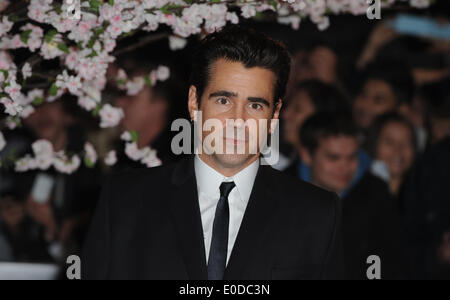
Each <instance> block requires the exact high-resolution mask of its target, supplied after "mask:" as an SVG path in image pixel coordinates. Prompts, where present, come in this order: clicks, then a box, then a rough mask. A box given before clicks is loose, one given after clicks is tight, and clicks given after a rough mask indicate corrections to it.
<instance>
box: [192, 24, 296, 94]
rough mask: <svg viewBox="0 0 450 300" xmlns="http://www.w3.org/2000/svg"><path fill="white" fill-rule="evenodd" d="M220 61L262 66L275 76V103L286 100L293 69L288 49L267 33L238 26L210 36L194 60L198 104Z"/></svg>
mask: <svg viewBox="0 0 450 300" xmlns="http://www.w3.org/2000/svg"><path fill="white" fill-rule="evenodd" d="M220 58H224V59H227V60H229V61H232V62H240V63H242V64H243V65H244V66H245V67H246V68H252V67H261V68H264V69H268V70H271V71H273V72H274V73H275V77H276V82H275V87H274V88H275V92H274V102H276V101H277V100H278V99H282V98H284V95H285V92H286V84H287V81H288V79H289V73H290V69H291V57H290V54H289V52H288V50H287V49H286V47H285V46H284V45H283V44H282V43H281V42H279V41H275V40H273V39H271V38H269V37H268V36H266V35H265V34H263V33H260V32H256V31H255V30H252V29H248V28H243V27H241V26H238V25H230V26H226V27H225V28H223V29H222V31H219V32H215V33H212V34H210V35H208V36H206V37H205V38H204V39H203V40H202V41H201V42H200V43H199V45H198V46H197V48H196V50H195V51H194V54H193V57H192V66H191V67H192V68H191V76H190V84H191V85H194V86H195V87H196V88H197V97H198V101H199V102H200V99H201V97H202V95H203V92H204V90H205V88H206V86H207V85H208V81H209V79H210V72H211V68H212V66H213V64H214V63H215V62H216V61H217V60H218V59H220Z"/></svg>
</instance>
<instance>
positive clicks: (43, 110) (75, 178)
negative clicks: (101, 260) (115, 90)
mask: <svg viewBox="0 0 450 300" xmlns="http://www.w3.org/2000/svg"><path fill="white" fill-rule="evenodd" d="M74 101H75V99H73V98H71V97H69V96H64V97H62V98H61V99H58V100H56V101H54V102H51V103H44V104H42V105H40V106H38V107H36V110H35V112H34V113H32V114H31V115H30V116H29V117H28V118H27V119H26V120H25V126H26V127H27V128H28V129H29V130H30V132H31V134H32V135H33V136H34V138H35V140H37V139H44V140H47V141H49V142H50V143H51V144H52V146H53V149H54V151H55V152H57V151H61V150H64V151H65V153H67V154H68V155H71V154H73V153H76V154H78V155H80V154H82V153H83V151H84V144H85V142H86V136H85V134H86V132H85V128H83V127H82V126H81V124H80V123H79V121H78V120H79V118H78V115H77V112H80V110H79V108H78V106H77V105H76V103H75V102H74ZM80 113H81V112H80ZM26 175H28V177H29V179H28V182H29V184H28V187H27V188H26V191H28V194H27V195H26V196H25V201H26V202H25V207H26V213H27V214H28V215H29V216H30V217H31V218H32V219H33V220H34V221H35V222H37V223H38V224H40V225H42V226H43V227H44V228H45V237H46V240H47V241H48V242H49V243H51V244H52V246H51V247H52V249H53V250H52V251H51V252H52V255H53V256H54V258H55V260H59V259H61V258H63V254H64V253H63V252H64V251H68V252H69V254H77V253H78V252H79V250H80V247H81V244H82V243H83V240H84V236H85V234H86V231H87V227H88V225H89V222H90V216H91V214H92V211H93V210H94V208H95V206H96V203H97V199H98V197H99V189H100V185H99V170H98V168H97V167H89V166H87V165H85V164H83V163H82V164H81V165H80V168H79V169H78V170H77V171H75V173H73V174H63V173H59V172H57V171H56V170H54V169H53V168H51V169H49V170H46V171H32V172H28V173H27V174H26ZM42 178H45V182H47V184H45V187H44V186H43V184H42ZM43 190H44V191H43ZM38 191H43V195H44V196H45V198H46V199H37V198H38V196H37V194H41V195H42V193H39V192H38ZM39 197H40V196H39Z"/></svg>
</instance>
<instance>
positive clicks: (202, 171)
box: [194, 155, 259, 202]
mask: <svg viewBox="0 0 450 300" xmlns="http://www.w3.org/2000/svg"><path fill="white" fill-rule="evenodd" d="M194 167H195V176H196V179H197V189H198V191H199V192H203V193H205V194H206V195H208V196H209V197H215V196H216V195H217V193H218V192H219V189H220V185H221V184H222V182H229V181H234V183H235V184H236V188H237V190H238V192H239V195H240V196H241V197H240V198H241V200H243V201H245V202H248V200H249V199H250V195H251V193H252V190H253V184H254V183H255V178H256V174H257V173H258V169H259V159H257V160H256V161H254V162H253V163H252V164H251V165H249V166H247V167H246V168H245V169H243V170H241V171H240V172H239V173H237V174H235V175H234V176H232V177H226V176H224V175H222V174H220V173H219V172H217V171H216V170H214V169H213V168H212V167H210V166H209V165H207V164H206V163H205V162H204V161H202V160H201V158H200V157H199V156H198V155H195V163H194Z"/></svg>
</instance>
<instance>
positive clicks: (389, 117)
mask: <svg viewBox="0 0 450 300" xmlns="http://www.w3.org/2000/svg"><path fill="white" fill-rule="evenodd" d="M392 123H400V124H402V125H405V126H406V127H407V128H408V129H409V131H410V133H411V138H412V144H413V147H414V152H416V151H417V138H416V131H415V129H414V126H413V125H412V124H411V122H410V121H409V120H408V119H406V118H405V117H403V116H402V115H401V114H399V113H396V112H392V113H387V114H384V115H381V116H379V117H378V118H377V119H375V121H374V123H373V125H372V127H371V129H370V132H369V138H368V150H369V154H370V155H371V156H372V157H376V151H377V147H378V142H379V139H380V135H381V132H382V131H383V129H384V128H385V127H386V126H387V125H389V124H392Z"/></svg>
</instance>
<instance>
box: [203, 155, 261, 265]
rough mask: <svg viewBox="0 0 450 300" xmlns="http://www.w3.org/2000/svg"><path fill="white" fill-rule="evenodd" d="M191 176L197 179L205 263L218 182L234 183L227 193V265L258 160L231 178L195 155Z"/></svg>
mask: <svg viewBox="0 0 450 300" xmlns="http://www.w3.org/2000/svg"><path fill="white" fill-rule="evenodd" d="M194 166H195V177H196V179H197V191H198V198H199V199H198V200H199V204H200V212H201V217H202V225H203V237H204V239H205V241H204V242H205V251H206V262H207V263H208V260H209V250H210V247H211V239H212V231H213V224H214V217H215V214H216V207H217V203H218V202H219V199H220V185H221V184H222V182H231V181H233V182H234V183H235V184H236V186H235V188H233V190H232V191H231V192H230V195H229V196H228V203H229V207H230V225H229V231H228V253H227V265H228V261H229V259H230V255H231V251H232V250H233V247H234V243H235V241H236V238H237V235H238V232H239V228H240V227H241V223H242V219H243V218H244V213H245V210H246V208H247V204H248V201H249V200H250V194H251V192H252V190H253V184H254V183H255V178H256V174H257V173H258V168H259V159H257V160H256V161H255V162H253V163H252V164H251V165H249V166H248V167H246V168H245V169H243V170H242V171H240V172H239V173H237V174H236V175H234V176H232V177H225V176H224V175H222V174H220V173H219V172H217V171H216V170H214V169H213V168H211V167H210V166H209V165H207V164H206V163H205V162H203V161H202V160H201V158H200V157H199V156H198V155H196V156H195V164H194Z"/></svg>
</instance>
